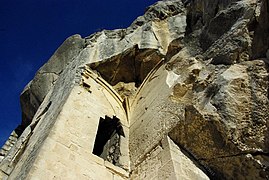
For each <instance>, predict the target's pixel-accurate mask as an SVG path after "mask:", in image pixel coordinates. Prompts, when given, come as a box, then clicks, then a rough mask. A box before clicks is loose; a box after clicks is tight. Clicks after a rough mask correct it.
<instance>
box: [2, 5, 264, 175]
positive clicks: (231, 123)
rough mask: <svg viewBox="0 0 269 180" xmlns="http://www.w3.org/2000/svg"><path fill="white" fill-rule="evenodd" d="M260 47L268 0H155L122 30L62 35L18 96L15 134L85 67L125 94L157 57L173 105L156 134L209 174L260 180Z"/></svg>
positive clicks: (65, 93)
mask: <svg viewBox="0 0 269 180" xmlns="http://www.w3.org/2000/svg"><path fill="white" fill-rule="evenodd" d="M268 49H269V3H268V1H267V0H195V1H194V0H182V1H181V0H166V1H160V2H158V3H156V4H154V5H152V6H150V7H149V8H148V9H147V10H146V12H145V14H144V15H143V16H141V17H138V18H137V19H136V20H135V21H134V22H133V23H132V24H131V26H130V27H129V28H127V29H118V30H113V31H108V30H104V31H101V32H97V33H95V34H93V35H91V36H89V37H85V38H81V37H80V36H79V35H74V36H72V37H69V38H68V39H67V40H66V41H65V42H64V43H63V44H62V45H61V47H59V49H58V50H57V51H56V52H55V53H54V55H53V56H52V57H51V58H50V60H49V61H48V62H47V63H46V64H45V65H44V66H43V67H41V68H40V69H39V71H38V72H37V74H36V76H35V78H34V79H33V80H32V81H31V82H30V83H29V84H28V85H27V86H26V88H25V89H24V91H23V92H22V94H21V107H22V112H23V120H22V124H21V125H20V126H19V127H18V128H17V129H16V130H15V132H16V133H17V135H19V136H21V139H23V138H22V137H23V136H24V134H25V133H23V134H22V132H23V131H24V130H25V128H26V127H29V124H31V123H33V121H32V120H33V119H35V118H34V117H35V116H37V115H36V114H38V113H37V111H38V109H40V105H41V104H42V102H43V101H44V99H45V98H46V99H48V100H47V102H52V103H51V107H52V109H61V107H62V105H63V104H64V98H65V97H66V96H68V93H69V91H70V89H71V88H72V87H73V86H74V84H78V83H80V76H81V75H80V74H81V72H82V71H83V68H84V66H85V65H86V64H87V65H88V66H89V67H90V68H91V69H92V70H95V71H96V72H98V73H99V74H100V75H101V76H102V77H103V78H104V79H105V80H106V81H107V82H108V83H110V84H111V85H112V86H114V88H115V89H116V90H117V91H118V92H119V93H120V94H121V95H122V96H123V97H124V96H126V97H130V96H132V94H135V92H136V90H137V88H138V87H139V86H140V85H141V83H142V82H143V80H144V79H145V77H146V76H147V74H148V73H149V72H150V71H151V70H152V69H153V68H154V66H155V65H156V64H158V63H159V62H160V61H163V62H164V63H165V69H166V71H167V72H168V75H167V79H168V80H169V81H168V85H169V88H171V89H172V93H171V94H169V96H168V99H167V101H170V102H171V103H173V104H174V105H176V107H177V108H178V109H180V111H175V112H172V113H173V114H174V116H175V117H179V120H178V121H177V123H176V124H175V125H174V126H173V127H172V128H171V129H170V130H167V132H165V133H166V134H168V135H169V137H170V138H171V139H172V140H173V141H174V142H175V143H176V144H177V145H178V146H179V147H180V148H181V149H183V150H184V151H185V152H186V153H187V154H188V155H189V157H190V158H191V159H192V160H193V161H195V162H196V163H197V164H199V165H200V166H201V168H202V169H203V170H204V172H205V173H206V174H207V175H208V176H209V177H211V178H212V179H215V178H218V179H246V178H247V179H269V165H268V164H269V113H268V110H269V75H268V71H269V67H268V64H269V51H268ZM144 88H145V87H144ZM160 93H162V92H160ZM56 100H57V102H55V101H56ZM43 103H44V102H43ZM44 107H45V105H44ZM178 112H180V113H178ZM50 121H51V122H49V123H48V124H47V125H46V126H44V129H45V128H50V127H51V126H52V125H53V119H51V120H50ZM26 129H27V128H26ZM44 132H45V130H44ZM21 134H22V135H21ZM43 136H44V138H45V136H46V135H45V134H44V135H43ZM12 144H14V143H12ZM21 144H23V143H21ZM33 147H34V146H33ZM15 149H16V148H15V147H14V148H13V151H16V150H15ZM6 153H7V152H5V153H4V155H5V154H6ZM8 161H9V160H8V159H7V158H6V159H4V160H3V161H2V164H3V163H4V162H8ZM134 164H135V163H134Z"/></svg>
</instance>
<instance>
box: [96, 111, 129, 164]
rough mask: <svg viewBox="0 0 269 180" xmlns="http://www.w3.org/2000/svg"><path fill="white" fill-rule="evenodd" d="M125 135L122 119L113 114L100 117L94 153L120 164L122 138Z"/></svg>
mask: <svg viewBox="0 0 269 180" xmlns="http://www.w3.org/2000/svg"><path fill="white" fill-rule="evenodd" d="M121 136H123V137H125V135H124V131H123V128H122V126H121V123H120V120H119V119H118V118H117V117H116V116H113V118H110V117H108V116H105V118H102V117H101V118H100V120H99V125H98V130H97V135H96V138H95V143H94V148H93V154H95V155H97V156H99V157H101V158H103V159H104V160H107V161H109V162H111V163H112V164H114V165H117V166H119V165H120V164H119V157H120V155H121V152H120V139H121Z"/></svg>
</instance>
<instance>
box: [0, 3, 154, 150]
mask: <svg viewBox="0 0 269 180" xmlns="http://www.w3.org/2000/svg"><path fill="white" fill-rule="evenodd" d="M155 2H157V0H105V1H101V0H23V1H22V0H0V68H1V70H0V83H1V86H0V95H1V97H0V121H1V122H0V146H2V145H3V144H4V142H5V140H6V139H7V138H8V136H9V134H10V133H11V132H12V130H13V129H14V128H16V127H17V125H18V124H19V123H20V121H21V110H20V104H19V95H20V93H21V91H22V90H23V88H24V86H25V85H26V84H27V83H28V82H29V81H30V80H31V79H32V78H33V77H34V74H35V72H36V71H37V70H38V69H39V68H40V67H41V66H42V65H43V64H44V63H45V62H46V61H47V60H48V59H49V57H50V56H51V55H52V54H53V52H54V51H55V50H56V49H57V48H58V47H59V46H60V45H61V43H62V42H63V41H64V40H65V39H66V38H67V37H69V36H70V35H73V34H80V35H81V36H82V37H85V36H88V35H90V34H92V33H93V32H96V31H98V30H100V29H116V28H126V27H128V26H129V25H130V24H131V22H132V21H133V20H134V19H135V18H136V17H137V16H139V15H142V14H143V13H144V10H145V8H146V7H147V6H149V5H151V4H153V3H155Z"/></svg>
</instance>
